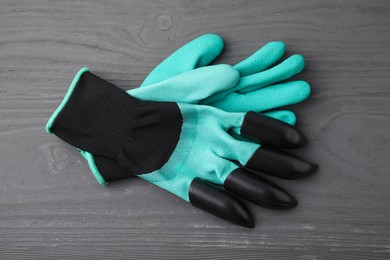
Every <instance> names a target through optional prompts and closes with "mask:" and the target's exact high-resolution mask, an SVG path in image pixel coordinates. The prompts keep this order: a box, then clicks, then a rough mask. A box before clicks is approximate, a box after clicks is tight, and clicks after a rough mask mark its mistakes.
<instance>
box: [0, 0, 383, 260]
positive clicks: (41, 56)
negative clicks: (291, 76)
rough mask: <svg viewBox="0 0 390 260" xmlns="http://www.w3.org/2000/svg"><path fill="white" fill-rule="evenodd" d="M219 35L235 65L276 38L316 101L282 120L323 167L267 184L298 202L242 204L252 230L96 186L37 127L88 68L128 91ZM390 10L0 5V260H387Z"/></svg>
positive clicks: (337, 5)
mask: <svg viewBox="0 0 390 260" xmlns="http://www.w3.org/2000/svg"><path fill="white" fill-rule="evenodd" d="M210 32H212V33H218V34H220V35H221V36H223V37H224V39H225V41H226V48H225V49H226V53H225V54H223V55H222V57H221V58H219V59H218V62H223V63H230V64H233V63H234V62H237V61H239V60H241V59H243V58H245V57H246V56H248V55H249V54H251V53H252V52H253V51H255V50H256V49H257V48H259V47H260V46H262V45H263V44H265V43H267V42H268V41H272V40H283V41H285V42H286V44H287V48H288V53H289V54H292V53H301V54H303V55H304V56H305V58H306V61H307V66H306V69H305V71H304V72H303V73H302V74H301V75H299V76H298V77H297V78H300V79H305V80H307V81H309V82H310V83H311V85H312V88H313V91H312V95H311V98H310V99H309V100H308V101H307V102H305V103H303V104H300V105H296V106H293V107H292V109H293V110H294V111H296V112H297V114H298V116H299V126H300V127H301V129H302V130H303V131H304V132H305V133H307V135H308V137H309V139H310V146H308V147H307V148H305V149H301V150H300V151H298V154H300V155H302V156H306V157H307V158H308V159H310V160H312V161H315V162H317V163H318V164H319V165H320V167H321V169H320V170H319V171H318V173H317V174H316V175H315V176H313V177H311V178H308V179H304V180H297V181H280V180H275V182H277V183H278V184H280V185H282V186H284V187H287V189H288V190H289V191H290V192H291V193H292V194H294V195H295V196H296V197H297V198H298V200H299V202H300V205H299V206H298V207H297V208H296V209H294V210H291V211H271V210H266V209H262V208H259V207H256V206H254V205H249V207H250V209H251V210H252V212H253V213H254V215H255V218H256V222H257V226H256V228H255V229H252V230H249V229H245V228H241V227H238V226H234V225H231V224H229V223H225V222H223V221H221V220H219V219H217V218H214V217H212V216H210V215H208V214H205V213H203V212H201V211H200V210H197V209H195V208H193V207H192V206H191V205H188V204H186V203H184V202H183V201H181V200H180V199H178V198H176V197H174V196H173V195H171V194H169V193H167V192H165V191H162V190H160V189H158V188H155V187H153V186H152V185H150V184H148V183H146V182H143V181H141V180H138V179H135V180H131V181H130V180H128V181H121V182H117V183H113V184H111V185H109V186H108V187H106V188H104V187H100V186H99V185H98V184H97V183H96V181H94V179H93V177H92V176H91V175H90V174H89V171H88V167H87V165H86V163H85V162H84V161H83V159H82V158H80V156H79V154H78V153H77V152H76V151H75V150H74V149H72V147H70V146H68V145H66V144H64V143H63V142H61V141H60V140H59V139H57V138H56V137H55V136H48V135H46V134H45V131H44V125H45V123H46V121H47V119H48V117H49V116H50V115H51V113H52V112H53V110H54V109H55V107H56V106H57V105H58V104H59V102H60V100H61V99H62V97H63V96H64V94H65V92H66V90H67V86H68V85H69V83H70V81H71V79H72V77H73V76H74V74H75V73H76V72H77V70H78V69H79V68H81V67H83V66H88V67H90V68H91V69H92V70H93V71H94V72H96V73H97V74H99V75H101V76H102V77H104V78H106V79H108V80H110V81H112V82H113V83H115V84H117V85H119V86H120V87H123V88H126V89H127V88H133V87H136V86H138V85H139V84H140V83H141V82H142V80H143V78H144V77H145V76H146V75H147V73H148V72H149V71H150V70H151V69H152V68H153V67H154V66H156V65H157V64H158V62H160V61H161V60H162V59H163V58H165V57H166V56H168V55H169V54H170V53H171V52H172V51H174V50H175V49H176V48H178V47H179V46H181V45H182V44H184V43H186V42H188V41H189V40H191V39H193V38H195V37H197V36H199V35H202V34H205V33H210ZM389 32H390V2H389V1H386V0H383V1H377V0H375V1H360V0H359V1H352V0H345V1H320V0H316V1H302V0H301V1H279V0H278V1H250V0H248V1H245V0H235V1H222V0H221V1H176V0H175V1H166V0H165V1H141V0H139V1H119V0H114V1H108V0H98V1H92V0H88V1H48V0H29V1H27V0H20V1H12V0H2V1H1V2H0V79H1V81H0V259H53V258H58V259H96V258H104V259H123V258H132V259H193V258H195V257H202V258H206V259H213V258H236V259H352V258H354V259H384V258H390V220H389V215H390V206H389V198H390V191H389V187H390V186H389V185H390V175H389V168H390V161H389V154H390V145H389V134H388V133H389V127H390V118H389V113H390V102H389V101H390V92H389V90H388V87H389V82H390V75H389V68H390V49H389V46H390V33H389Z"/></svg>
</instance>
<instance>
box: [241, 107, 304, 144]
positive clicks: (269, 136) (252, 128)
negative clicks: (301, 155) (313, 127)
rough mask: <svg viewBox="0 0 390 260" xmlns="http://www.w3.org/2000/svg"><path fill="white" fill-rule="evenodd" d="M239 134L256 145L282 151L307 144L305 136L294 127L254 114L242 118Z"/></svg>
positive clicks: (249, 113)
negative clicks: (282, 149)
mask: <svg viewBox="0 0 390 260" xmlns="http://www.w3.org/2000/svg"><path fill="white" fill-rule="evenodd" d="M240 134H241V135H242V136H243V137H245V138H248V139H250V140H253V141H256V142H258V143H261V144H265V145H271V146H274V147H278V148H284V149H294V148H300V147H303V146H305V145H306V144H307V138H306V136H305V135H304V134H303V133H302V132H301V131H299V130H298V129H297V128H295V127H294V126H291V125H289V124H286V123H284V122H282V121H279V120H276V119H274V118H272V117H268V116H264V115H262V114H259V113H254V112H248V113H247V114H246V115H245V116H244V120H243V122H242V126H241V130H240Z"/></svg>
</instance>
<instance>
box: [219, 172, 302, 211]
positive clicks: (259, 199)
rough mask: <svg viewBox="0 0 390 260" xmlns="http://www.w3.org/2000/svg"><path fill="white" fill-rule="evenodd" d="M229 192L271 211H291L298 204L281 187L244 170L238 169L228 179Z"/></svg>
mask: <svg viewBox="0 0 390 260" xmlns="http://www.w3.org/2000/svg"><path fill="white" fill-rule="evenodd" d="M224 187H225V189H226V190H227V191H229V192H231V193H233V194H235V195H237V196H240V197H242V198H245V199H247V200H249V201H252V202H253V203H255V204H257V205H259V206H262V207H265V208H271V209H289V208H293V207H295V206H296V205H297V204H298V202H297V201H296V199H295V198H294V197H293V196H291V195H290V194H289V193H287V192H286V191H285V190H283V189H282V188H280V187H279V186H277V185H275V184H273V183H272V182H270V181H267V180H266V179H263V178H261V177H259V176H256V175H254V174H253V173H250V172H248V171H245V170H244V169H236V170H234V171H233V172H231V173H230V174H229V176H228V177H227V179H226V181H225V183H224Z"/></svg>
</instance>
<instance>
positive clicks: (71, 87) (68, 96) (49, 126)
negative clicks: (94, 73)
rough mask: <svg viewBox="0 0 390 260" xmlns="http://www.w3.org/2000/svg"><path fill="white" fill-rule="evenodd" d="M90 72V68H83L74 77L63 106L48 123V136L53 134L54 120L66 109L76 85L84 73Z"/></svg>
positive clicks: (59, 107) (60, 106)
mask: <svg viewBox="0 0 390 260" xmlns="http://www.w3.org/2000/svg"><path fill="white" fill-rule="evenodd" d="M87 71H89V69H88V68H82V69H81V70H80V71H79V72H77V74H76V76H75V77H74V79H73V81H72V84H71V85H70V87H69V90H68V92H67V93H66V95H65V97H64V99H63V100H62V102H61V104H60V105H59V106H58V107H57V109H56V110H55V111H54V113H53V114H52V115H51V117H50V119H49V121H48V122H47V124H46V132H47V133H48V134H51V133H52V132H51V130H50V128H51V126H52V125H53V122H54V120H55V119H56V117H57V116H58V114H59V113H60V112H61V110H62V109H63V108H64V106H65V105H66V103H67V102H68V99H69V98H70V96H71V95H72V92H73V90H74V88H75V87H76V84H77V82H78V81H79V79H80V77H81V75H83V73H84V72H87Z"/></svg>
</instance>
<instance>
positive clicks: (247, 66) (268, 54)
mask: <svg viewBox="0 0 390 260" xmlns="http://www.w3.org/2000/svg"><path fill="white" fill-rule="evenodd" d="M285 50H286V46H285V45H284V43H283V42H270V43H267V44H266V45H264V46H263V47H262V48H260V49H259V50H258V51H256V52H255V53H253V54H252V55H251V56H249V57H248V58H246V59H245V60H243V61H241V62H239V63H237V64H236V65H234V66H233V67H234V68H235V69H236V70H238V71H239V72H240V75H241V77H244V76H248V75H252V74H255V73H258V72H260V71H263V70H265V69H268V68H269V67H271V66H272V65H273V64H274V63H276V62H277V61H278V60H279V59H280V58H282V57H283V55H284V52H285Z"/></svg>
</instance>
